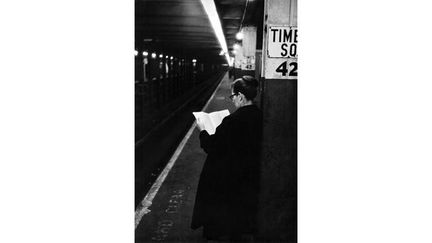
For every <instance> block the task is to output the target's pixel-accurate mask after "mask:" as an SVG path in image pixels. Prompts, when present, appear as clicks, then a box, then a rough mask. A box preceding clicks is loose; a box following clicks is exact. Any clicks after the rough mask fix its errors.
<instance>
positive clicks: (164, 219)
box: [135, 74, 235, 243]
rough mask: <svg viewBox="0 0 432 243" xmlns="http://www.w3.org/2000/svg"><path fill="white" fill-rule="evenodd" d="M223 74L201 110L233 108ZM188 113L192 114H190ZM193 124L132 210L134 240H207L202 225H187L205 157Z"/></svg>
mask: <svg viewBox="0 0 432 243" xmlns="http://www.w3.org/2000/svg"><path fill="white" fill-rule="evenodd" d="M232 81H233V80H232V79H230V78H229V77H228V74H225V76H224V78H223V79H222V80H221V82H220V84H219V86H218V87H217V88H216V90H215V92H214V93H213V95H212V96H211V98H210V99H209V101H208V102H207V104H206V105H205V106H204V108H203V111H205V112H213V111H218V110H223V109H228V110H229V111H230V113H233V112H234V110H235V107H234V105H233V104H232V103H231V101H230V100H229V99H227V97H228V96H229V95H230V94H231V83H232ZM190 115H191V116H192V114H190ZM206 156H207V155H206V153H205V152H204V151H203V150H202V149H201V147H200V141H199V130H198V129H197V128H196V123H194V124H193V125H192V126H191V128H190V129H189V131H188V133H187V134H186V136H185V137H184V138H183V140H182V141H181V143H180V144H179V146H178V148H177V150H176V151H175V152H174V154H173V155H172V157H171V159H170V161H169V162H168V164H167V166H166V167H165V169H164V170H163V171H162V173H161V175H160V176H159V177H158V179H157V181H156V182H155V183H154V185H153V186H152V188H151V189H150V191H149V192H148V193H147V195H146V197H145V198H144V199H143V200H142V201H141V203H140V204H139V205H138V207H137V209H136V211H135V242H136V243H140V242H152V241H161V242H207V241H206V239H204V238H203V237H202V228H200V229H197V230H192V229H191V228H190V224H191V220H192V211H193V207H194V203H195V194H196V190H197V186H198V181H199V176H200V173H201V170H202V167H203V165H204V161H205V159H206Z"/></svg>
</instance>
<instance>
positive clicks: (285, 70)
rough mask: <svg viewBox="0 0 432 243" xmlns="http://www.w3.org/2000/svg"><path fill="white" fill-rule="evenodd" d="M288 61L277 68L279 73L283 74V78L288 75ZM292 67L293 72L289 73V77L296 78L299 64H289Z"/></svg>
mask: <svg viewBox="0 0 432 243" xmlns="http://www.w3.org/2000/svg"><path fill="white" fill-rule="evenodd" d="M287 66H288V61H285V62H283V63H282V64H281V65H279V67H277V68H276V72H277V73H282V76H286V75H287V73H288V67H287ZM289 66H290V67H291V71H290V72H289V74H288V76H295V77H297V62H291V63H290V64H289Z"/></svg>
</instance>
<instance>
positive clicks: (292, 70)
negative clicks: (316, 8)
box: [264, 26, 297, 79]
mask: <svg viewBox="0 0 432 243" xmlns="http://www.w3.org/2000/svg"><path fill="white" fill-rule="evenodd" d="M266 44H267V60H266V62H267V63H266V69H265V74H264V76H265V78H267V79H297V27H295V26H269V27H268V33H267V40H266Z"/></svg>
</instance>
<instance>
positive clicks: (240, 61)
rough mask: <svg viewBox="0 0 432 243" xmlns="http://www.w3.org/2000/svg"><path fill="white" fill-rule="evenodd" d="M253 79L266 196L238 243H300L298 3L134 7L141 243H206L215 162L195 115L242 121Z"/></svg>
mask: <svg viewBox="0 0 432 243" xmlns="http://www.w3.org/2000/svg"><path fill="white" fill-rule="evenodd" d="M279 32H280V33H290V34H291V33H293V35H292V36H293V37H292V38H291V35H290V38H288V34H286V35H285V36H286V37H287V38H281V40H280V41H279V42H278V41H277V39H278V38H275V36H271V35H272V33H273V35H274V33H279ZM272 40H274V41H273V42H272ZM285 47H289V48H290V49H289V51H285V52H284V51H283V50H284V49H283V48H285ZM278 48H282V49H281V50H282V52H281V51H280V49H278ZM284 53H285V54H284ZM246 75H247V76H252V77H254V78H255V79H256V80H257V81H258V82H259V85H258V87H257V90H258V95H257V96H256V98H255V100H254V105H256V106H257V107H258V108H259V109H260V110H261V111H262V115H263V116H262V117H263V118H262V127H261V128H262V140H261V141H260V142H261V147H260V148H259V150H260V156H259V158H257V159H258V160H259V168H260V170H259V173H260V174H259V188H260V190H259V192H257V195H256V196H257V198H258V199H259V200H258V204H257V205H258V207H257V212H256V214H255V213H252V214H253V217H255V219H256V222H257V224H256V230H255V231H254V233H253V234H251V235H250V237H249V238H242V239H241V240H239V241H244V242H297V1H296V0H286V1H282V0H163V1H161V0H135V205H134V206H135V242H137V243H138V242H152V241H159V242H207V240H208V239H206V237H204V236H203V229H202V228H198V229H191V220H192V212H193V209H194V206H195V199H196V193H197V187H198V183H199V180H200V175H201V172H202V169H203V166H204V163H205V161H206V157H207V154H206V152H205V151H204V150H203V149H202V148H201V147H200V131H199V129H198V128H197V123H196V122H195V117H194V116H193V115H192V112H199V111H203V112H207V113H211V112H215V111H220V110H225V109H227V110H228V111H229V113H230V114H233V113H235V112H236V110H237V108H236V106H235V105H234V103H233V101H232V99H231V98H230V96H232V95H233V94H232V91H233V86H232V85H233V83H234V81H235V80H237V79H239V78H240V79H241V78H242V77H244V76H246ZM216 132H217V131H216ZM226 170H230V168H226ZM222 240H223V239H222Z"/></svg>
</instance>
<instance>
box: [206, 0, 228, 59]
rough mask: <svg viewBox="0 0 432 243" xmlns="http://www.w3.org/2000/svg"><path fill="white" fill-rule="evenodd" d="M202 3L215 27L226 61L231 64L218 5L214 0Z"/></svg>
mask: <svg viewBox="0 0 432 243" xmlns="http://www.w3.org/2000/svg"><path fill="white" fill-rule="evenodd" d="M201 3H202V5H203V6H204V10H205V11H206V13H207V16H208V18H209V19H210V23H211V25H212V27H213V30H214V32H215V33H216V37H217V39H218V41H219V44H220V45H221V48H222V50H223V51H224V52H225V57H226V60H227V62H228V63H229V61H230V57H229V55H228V47H227V44H226V41H225V35H224V33H223V31H222V25H221V22H220V20H219V15H218V13H217V11H216V5H215V3H214V1H213V0H201Z"/></svg>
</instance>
